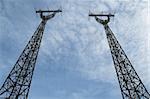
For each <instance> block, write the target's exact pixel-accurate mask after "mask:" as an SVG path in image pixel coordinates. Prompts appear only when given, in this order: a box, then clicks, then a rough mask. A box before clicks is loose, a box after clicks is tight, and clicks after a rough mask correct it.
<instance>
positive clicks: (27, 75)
mask: <svg viewBox="0 0 150 99" xmlns="http://www.w3.org/2000/svg"><path fill="white" fill-rule="evenodd" d="M54 15H55V13H52V14H49V15H43V13H42V14H41V19H42V21H41V23H40V25H39V26H38V28H37V30H36V31H35V33H34V34H33V36H32V37H31V39H30V41H29V42H28V44H27V45H26V47H25V49H24V50H23V52H22V53H21V55H20V57H19V59H18V60H17V62H16V64H15V65H14V67H13V69H12V70H11V72H10V73H9V75H8V77H7V78H6V80H5V82H4V84H3V85H2V87H1V88H0V99H1V98H2V99H27V97H28V94H29V89H30V86H31V81H32V77H33V71H34V68H35V63H36V59H37V56H38V52H39V48H40V44H41V40H42V36H43V32H44V28H45V24H46V22H47V21H48V20H49V19H51V18H53V17H54Z"/></svg>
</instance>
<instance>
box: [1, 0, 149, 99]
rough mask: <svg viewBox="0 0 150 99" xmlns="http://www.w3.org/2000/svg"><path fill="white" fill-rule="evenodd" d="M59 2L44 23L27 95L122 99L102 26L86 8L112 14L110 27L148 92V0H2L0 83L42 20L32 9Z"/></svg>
mask: <svg viewBox="0 0 150 99" xmlns="http://www.w3.org/2000/svg"><path fill="white" fill-rule="evenodd" d="M60 6H61V7H62V9H63V13H62V14H57V15H56V17H55V18H53V19H52V20H50V21H48V23H47V25H46V29H45V32H44V37H43V41H42V45H41V48H40V52H39V57H38V61H37V64H36V69H35V71H34V77H33V80H32V85H31V88H30V93H29V99H30V98H31V99H121V94H120V89H119V86H118V81H117V77H116V74H115V69H114V65H113V62H112V58H111V55H110V51H109V47H108V43H107V39H106V36H105V32H104V29H103V27H102V26H101V25H100V24H98V23H97V22H96V21H95V20H94V19H93V18H89V17H88V13H89V10H91V11H93V12H95V13H98V12H101V11H108V12H115V18H113V19H112V21H111V22H110V24H109V25H110V27H111V29H112V31H113V32H114V34H115V35H116V37H117V38H118V40H119V42H120V44H121V45H122V47H123V48H124V50H125V52H126V54H127V55H128V57H129V59H130V60H131V62H132V64H133V66H134V67H135V69H136V71H137V73H138V74H139V76H140V78H141V79H142V81H143V83H144V84H145V86H146V88H147V89H148V90H149V91H150V85H149V83H150V80H149V78H150V76H149V75H150V62H149V61H148V60H149V59H150V46H149V45H150V44H149V39H148V38H149V37H150V34H149V32H150V29H149V28H148V27H149V26H150V23H149V22H148V21H150V19H149V17H148V13H149V9H148V6H149V5H148V0H0V23H1V24H0V85H2V83H3V82H4V80H5V78H6V77H7V75H8V74H9V72H10V70H11V69H12V67H13V65H14V64H15V62H16V60H17V58H18V56H19V55H20V54H21V52H22V50H23V49H24V47H25V45H26V44H27V41H28V40H29V39H30V37H31V36H32V34H33V33H34V31H35V30H36V28H37V26H38V25H39V23H40V21H41V20H40V18H39V16H38V15H36V14H35V9H40V8H41V9H47V8H51V9H57V8H59V7H60Z"/></svg>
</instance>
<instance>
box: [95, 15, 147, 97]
mask: <svg viewBox="0 0 150 99" xmlns="http://www.w3.org/2000/svg"><path fill="white" fill-rule="evenodd" d="M105 17H107V19H106V20H104V19H101V18H98V17H97V16H95V19H96V21H97V22H98V23H100V24H102V25H103V26H104V29H105V32H106V36H107V40H108V43H109V47H110V51H111V55H112V58H113V62H114V66H115V70H116V73H117V77H118V81H119V85H120V88H121V94H122V97H123V99H150V94H149V93H148V91H147V90H146V88H145V86H144V84H143V83H142V81H141V79H140V78H139V76H138V74H137V73H136V71H135V69H134V68H133V66H132V64H131V62H130V60H129V59H128V57H127V55H126V54H125V52H124V50H123V49H122V47H121V45H120V44H119V42H118V41H117V39H116V37H115V36H114V34H113V32H112V31H111V29H110V28H109V26H108V23H109V21H110V16H109V15H107V16H105Z"/></svg>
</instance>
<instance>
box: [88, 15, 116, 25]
mask: <svg viewBox="0 0 150 99" xmlns="http://www.w3.org/2000/svg"><path fill="white" fill-rule="evenodd" d="M89 16H90V17H95V19H96V21H97V22H98V23H101V24H102V25H104V26H106V25H107V24H108V23H109V21H110V17H114V16H115V15H114V14H111V13H101V14H93V13H90V14H89ZM98 16H99V17H107V19H103V18H98Z"/></svg>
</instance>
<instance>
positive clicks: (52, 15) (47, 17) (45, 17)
mask: <svg viewBox="0 0 150 99" xmlns="http://www.w3.org/2000/svg"><path fill="white" fill-rule="evenodd" d="M60 12H62V10H60V9H58V10H37V11H36V13H39V14H40V17H41V19H42V20H49V19H51V18H53V17H54V16H55V14H56V13H60ZM45 13H48V15H44V14H45Z"/></svg>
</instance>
